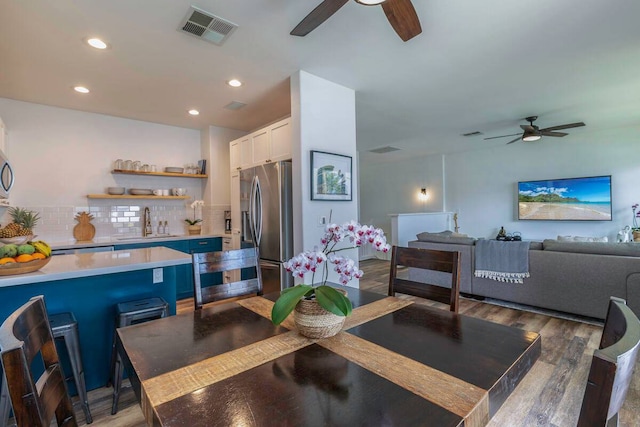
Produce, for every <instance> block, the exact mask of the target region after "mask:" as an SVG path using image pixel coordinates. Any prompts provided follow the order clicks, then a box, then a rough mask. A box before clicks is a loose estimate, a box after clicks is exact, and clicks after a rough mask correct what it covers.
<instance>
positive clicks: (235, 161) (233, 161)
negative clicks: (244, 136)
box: [229, 139, 240, 175]
mask: <svg viewBox="0 0 640 427" xmlns="http://www.w3.org/2000/svg"><path fill="white" fill-rule="evenodd" d="M229 170H230V171H231V175H233V174H234V172H236V173H237V172H238V171H239V170H240V140H239V139H236V140H235V141H231V142H230V143H229Z"/></svg>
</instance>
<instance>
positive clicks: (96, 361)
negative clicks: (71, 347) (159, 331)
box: [0, 247, 191, 390]
mask: <svg viewBox="0 0 640 427" xmlns="http://www.w3.org/2000/svg"><path fill="white" fill-rule="evenodd" d="M190 263H191V256H190V255H189V254H186V253H183V252H180V251H176V250H173V249H169V248H166V247H151V248H144V249H125V250H117V251H111V252H93V253H82V254H73V255H59V256H55V257H53V258H51V261H50V262H49V263H48V264H47V265H46V266H44V267H43V268H42V269H40V270H38V271H36V272H33V273H28V274H21V275H15V276H2V277H0V300H1V301H2V304H1V305H0V319H2V320H4V319H5V318H7V317H8V316H9V315H10V314H11V313H12V312H13V311H14V310H16V309H17V308H18V307H20V306H21V305H22V304H24V303H25V302H27V301H28V300H29V298H31V297H33V296H35V295H44V298H45V303H46V304H47V311H48V312H49V313H51V314H54V313H60V312H64V311H71V312H73V313H74V315H75V317H76V319H77V320H78V328H79V332H80V346H81V350H82V362H83V364H84V371H85V379H86V383H87V389H88V390H92V389H95V388H97V387H104V385H105V384H106V383H107V380H108V378H109V362H110V358H111V343H112V340H113V331H114V326H115V305H116V304H117V303H119V302H124V301H130V300H136V299H140V298H148V297H152V296H158V297H162V298H163V299H165V300H166V301H167V302H168V303H169V307H170V312H171V314H175V312H176V286H177V281H178V276H177V275H176V270H177V268H179V267H180V266H184V265H185V264H190ZM154 270H156V273H155V275H156V282H157V283H154ZM158 270H159V271H158ZM160 272H161V274H160ZM158 276H161V277H158ZM158 279H161V280H158ZM58 348H59V352H60V353H61V358H62V359H63V367H64V369H65V372H67V373H70V372H71V369H70V367H69V365H68V363H66V362H67V361H66V360H65V359H66V351H64V350H62V348H63V346H59V347H58ZM69 385H70V388H71V389H73V386H72V383H69Z"/></svg>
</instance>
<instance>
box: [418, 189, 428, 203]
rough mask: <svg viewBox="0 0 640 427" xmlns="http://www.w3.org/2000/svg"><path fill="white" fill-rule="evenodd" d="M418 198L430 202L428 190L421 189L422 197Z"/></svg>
mask: <svg viewBox="0 0 640 427" xmlns="http://www.w3.org/2000/svg"><path fill="white" fill-rule="evenodd" d="M418 197H419V198H420V200H422V201H426V200H429V193H427V189H426V188H421V189H420V195H419V196H418Z"/></svg>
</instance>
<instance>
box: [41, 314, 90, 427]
mask: <svg viewBox="0 0 640 427" xmlns="http://www.w3.org/2000/svg"><path fill="white" fill-rule="evenodd" d="M48 317H49V324H50V325H51V332H52V333H53V338H54V339H61V340H63V341H64V344H65V347H66V348H67V353H68V354H69V361H70V362H71V371H72V374H73V379H74V381H75V383H76V389H77V391H78V396H79V397H80V406H82V411H83V412H84V417H85V420H86V423H87V424H91V423H92V422H93V418H92V417H91V411H90V410H89V399H88V397H87V385H86V383H85V381H84V369H83V367H82V357H81V353H80V337H79V335H78V322H77V321H76V318H75V316H74V315H73V313H71V312H65V313H58V314H49V315H48Z"/></svg>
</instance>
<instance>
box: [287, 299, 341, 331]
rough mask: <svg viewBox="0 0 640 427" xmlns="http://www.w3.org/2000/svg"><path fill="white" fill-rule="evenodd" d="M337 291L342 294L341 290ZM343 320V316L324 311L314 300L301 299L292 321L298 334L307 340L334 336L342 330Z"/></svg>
mask: <svg viewBox="0 0 640 427" xmlns="http://www.w3.org/2000/svg"><path fill="white" fill-rule="evenodd" d="M338 291H339V292H344V291H342V290H341V289H339V290H338ZM344 294H345V295H346V292H344ZM345 319H346V317H345V316H338V315H335V314H333V313H331V312H330V311H327V310H325V309H324V308H322V306H321V305H320V304H318V302H317V301H316V300H315V299H311V300H308V299H301V300H300V302H298V304H297V305H296V308H295V309H294V310H293V321H294V323H295V325H296V328H297V329H298V332H299V333H300V335H304V336H305V337H308V338H328V337H332V336H334V335H335V334H337V333H338V332H340V330H341V329H342V326H343V325H344V321H345Z"/></svg>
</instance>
